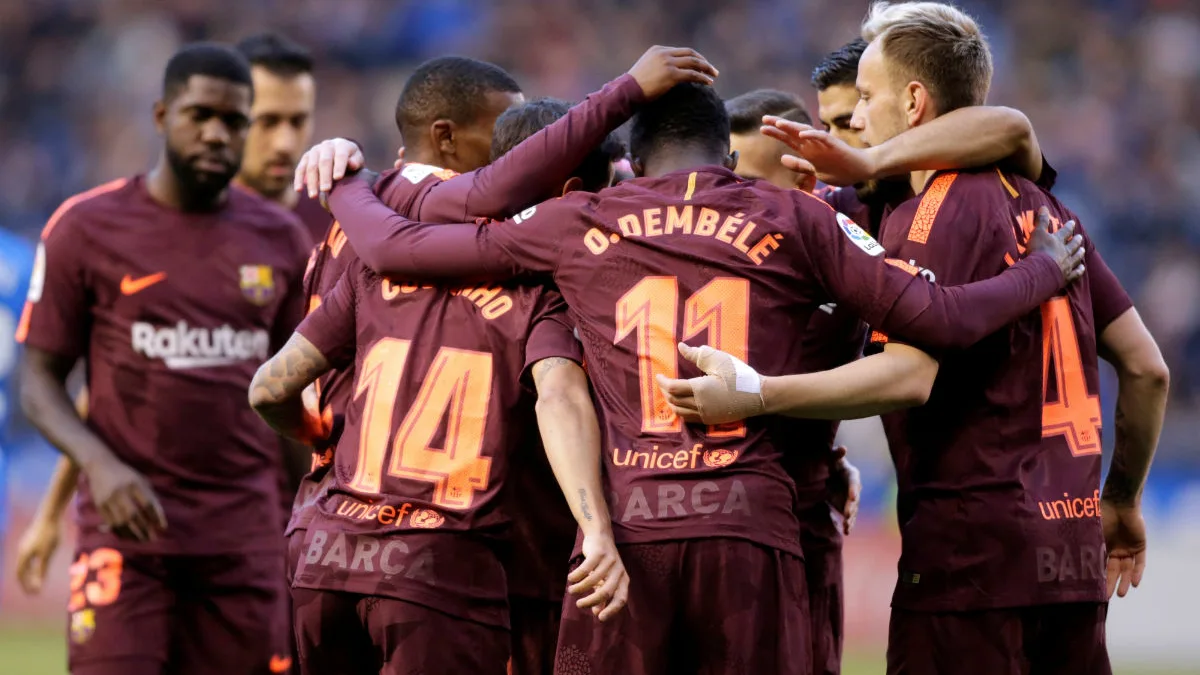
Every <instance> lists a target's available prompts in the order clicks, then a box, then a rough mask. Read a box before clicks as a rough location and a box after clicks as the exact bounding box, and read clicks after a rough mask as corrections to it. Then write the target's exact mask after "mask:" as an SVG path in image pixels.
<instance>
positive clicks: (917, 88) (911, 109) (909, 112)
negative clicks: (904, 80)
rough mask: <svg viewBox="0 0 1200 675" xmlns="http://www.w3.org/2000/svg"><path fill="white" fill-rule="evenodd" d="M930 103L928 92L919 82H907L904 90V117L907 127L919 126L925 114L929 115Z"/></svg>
mask: <svg viewBox="0 0 1200 675" xmlns="http://www.w3.org/2000/svg"><path fill="white" fill-rule="evenodd" d="M932 103H933V102H932V101H930V100H929V90H928V89H926V88H925V85H923V84H921V83H920V82H916V81H913V82H909V83H908V87H906V88H905V90H904V117H905V120H906V121H907V122H908V126H910V127H915V126H917V125H918V124H920V123H921V122H922V121H923V119H922V118H924V116H925V114H926V113H931V112H933V110H932V109H931V105H932Z"/></svg>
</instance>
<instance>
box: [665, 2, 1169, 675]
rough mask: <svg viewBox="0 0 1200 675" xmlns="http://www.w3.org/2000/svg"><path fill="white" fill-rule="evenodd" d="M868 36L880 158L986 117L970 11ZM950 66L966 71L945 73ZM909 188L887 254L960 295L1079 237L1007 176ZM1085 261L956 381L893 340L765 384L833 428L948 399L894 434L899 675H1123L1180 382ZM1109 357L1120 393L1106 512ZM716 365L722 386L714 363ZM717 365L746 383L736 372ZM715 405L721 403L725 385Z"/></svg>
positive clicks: (984, 54)
mask: <svg viewBox="0 0 1200 675" xmlns="http://www.w3.org/2000/svg"><path fill="white" fill-rule="evenodd" d="M863 32H864V38H866V39H869V40H871V42H870V44H869V46H868V47H867V49H866V51H865V52H864V55H863V59H862V63H861V65H860V68H859V74H858V78H857V86H858V88H859V90H860V91H861V92H862V93H863V102H862V103H861V104H860V105H859V108H858V110H857V111H856V112H855V118H854V126H855V127H856V128H858V129H860V130H861V131H862V133H863V135H864V137H865V138H866V140H867V141H868V142H869V143H872V144H878V143H880V142H881V141H883V140H885V139H887V138H888V137H890V136H892V135H895V134H897V133H898V132H899V131H900V130H902V129H904V128H907V127H913V126H916V125H925V124H926V123H927V122H929V121H930V120H931V119H933V118H934V117H937V116H938V115H941V114H949V111H952V110H955V109H956V108H959V107H963V106H969V105H976V104H978V103H980V102H982V100H983V99H984V97H985V95H986V92H987V89H988V86H989V84H990V78H991V59H990V54H989V52H988V49H987V44H986V41H985V39H984V38H983V35H982V33H981V32H980V31H979V28H978V26H977V25H976V24H975V22H974V20H973V19H971V18H970V17H969V16H967V15H966V14H964V13H962V12H960V11H959V10H956V9H954V8H952V7H950V6H947V5H940V4H936V3H914V4H907V5H896V6H889V5H888V4H886V3H879V4H876V5H875V6H873V8H872V11H871V13H870V15H869V16H868V18H867V20H866V22H865V23H864V27H863ZM951 54H953V55H954V56H955V57H956V58H957V59H958V61H957V62H956V66H955V67H954V68H953V69H950V68H946V67H944V66H943V65H942V64H946V63H949V61H945V60H944V59H949V58H950V57H951ZM917 128H920V127H919V126H918V127H917ZM911 182H912V186H913V188H914V190H920V191H921V194H920V195H919V197H918V198H916V199H913V200H911V201H909V202H906V203H905V204H904V205H903V206H901V207H900V209H898V210H897V211H896V212H895V213H894V214H893V215H892V216H890V217H889V218H888V220H887V221H886V222H885V224H884V229H883V241H884V243H885V245H886V246H888V247H889V250H890V251H893V252H895V253H899V254H900V255H901V256H903V257H911V259H912V260H913V264H915V265H920V266H922V267H923V268H929V269H934V270H937V275H938V276H939V278H940V279H942V280H943V281H947V282H949V283H961V282H963V281H970V280H973V279H979V278H986V277H988V276H991V275H993V274H996V273H997V272H999V271H1000V270H1002V269H1004V268H1005V267H1006V266H1007V265H1009V264H1011V262H1012V260H1014V259H1015V257H1016V256H1018V255H1019V254H1020V251H1021V250H1022V249H1023V247H1024V246H1025V240H1026V237H1027V236H1028V233H1029V231H1030V230H1031V229H1033V225H1034V216H1033V213H1034V210H1035V209H1038V208H1041V209H1043V210H1044V212H1045V213H1044V217H1045V218H1047V219H1050V218H1054V219H1056V220H1058V221H1065V220H1067V219H1068V218H1073V216H1072V214H1071V213H1070V212H1069V211H1068V210H1067V209H1065V208H1064V207H1063V206H1062V205H1061V204H1059V203H1058V202H1057V201H1056V200H1055V199H1054V198H1053V197H1052V196H1050V195H1049V194H1047V193H1046V192H1044V191H1043V190H1040V189H1039V188H1038V187H1036V186H1035V185H1033V184H1032V183H1031V182H1029V181H1028V180H1024V179H1021V178H1019V177H1016V176H1014V175H1010V174H1007V173H1006V172H1004V171H1001V170H1000V169H999V168H997V167H986V168H984V169H980V170H975V171H957V172H954V171H951V172H929V171H926V172H920V173H913V174H912V176H911ZM1087 250H1088V253H1087V266H1088V274H1087V275H1086V276H1085V277H1084V278H1083V280H1082V281H1081V282H1080V283H1079V284H1076V285H1074V286H1072V287H1071V288H1070V289H1069V292H1068V293H1067V294H1066V295H1065V296H1058V297H1055V298H1053V299H1051V300H1050V301H1049V302H1047V303H1046V304H1045V305H1043V306H1042V308H1041V311H1040V313H1037V314H1033V315H1030V316H1028V317H1025V318H1023V319H1021V320H1020V321H1018V322H1017V323H1015V324H1014V325H1012V326H1010V327H1009V328H1008V329H1006V330H1004V331H1001V332H1000V333H998V334H997V335H994V336H992V337H990V338H988V339H987V340H985V341H983V342H982V343H980V344H979V345H977V346H976V347H974V348H972V349H969V350H966V351H963V352H950V353H942V354H940V357H941V358H940V359H939V361H940V362H939V361H934V360H933V359H931V358H929V357H928V356H927V355H925V354H923V353H921V352H919V351H917V350H914V349H911V348H909V347H907V346H905V345H901V344H897V343H896V342H895V341H894V340H893V341H887V343H886V347H885V351H884V353H883V354H881V355H878V356H875V357H871V358H869V359H866V360H864V361H860V362H859V363H856V364H853V365H852V366H847V367H846V368H843V369H839V370H835V371H831V372H829V373H822V374H819V375H815V376H814V375H809V376H798V377H795V378H780V379H779V380H778V381H776V382H767V381H764V382H763V389H762V392H763V402H764V405H765V410H766V411H767V412H782V413H784V414H800V415H815V416H825V415H833V416H835V417H836V416H838V415H847V414H849V415H853V414H857V413H860V412H864V411H866V410H873V411H879V410H881V409H886V408H885V407H882V408H881V407H880V406H883V405H884V404H886V403H887V399H889V398H892V399H893V400H892V401H891V403H892V404H902V403H903V398H904V397H905V396H906V394H905V393H904V390H905V389H908V391H909V392H914V391H918V392H919V391H921V390H925V392H926V393H928V392H929V390H928V387H930V386H932V392H931V393H928V397H929V403H928V404H927V405H925V406H924V407H923V408H919V409H914V410H911V411H907V412H906V413H902V414H900V415H898V416H889V418H888V425H887V426H888V431H889V442H890V443H891V445H892V448H893V454H894V457H895V460H896V463H897V471H898V474H899V478H900V495H899V509H900V522H901V534H902V538H903V552H902V556H901V560H900V579H899V582H898V584H897V588H896V593H895V596H894V599H893V615H892V624H891V636H890V640H889V655H888V661H889V671H890V672H897V673H900V672H904V673H948V672H956V671H957V670H958V669H959V667H960V666H961V663H962V659H963V654H964V653H967V651H969V653H971V654H972V656H971V662H972V664H973V666H972V667H973V668H975V669H977V670H979V671H980V672H982V673H993V672H995V673H1007V672H1012V671H1013V670H1014V669H1032V670H1033V671H1043V672H1055V673H1106V672H1110V666H1109V662H1108V656H1107V651H1106V648H1105V639H1104V638H1105V633H1104V619H1105V616H1106V604H1105V600H1106V599H1107V598H1108V597H1109V596H1111V594H1112V592H1113V590H1114V589H1116V590H1117V591H1118V593H1119V594H1120V595H1124V593H1125V592H1126V591H1127V590H1128V586H1129V585H1130V584H1131V583H1132V584H1134V585H1136V583H1137V582H1138V581H1140V578H1141V574H1142V568H1143V565H1144V556H1145V531H1144V525H1143V522H1142V517H1141V513H1140V509H1139V506H1138V503H1139V498H1138V496H1137V495H1140V493H1141V488H1142V486H1143V484H1144V480H1145V476H1146V472H1147V470H1148V469H1149V465H1150V461H1151V458H1152V455H1153V452H1154V448H1155V445H1156V443H1157V439H1158V434H1159V431H1160V430H1161V425H1162V417H1163V412H1164V409H1165V404H1166V392H1167V378H1168V375H1167V372H1166V366H1165V365H1164V364H1163V363H1162V358H1161V355H1160V354H1159V352H1158V349H1157V346H1156V345H1155V344H1154V341H1153V339H1152V338H1151V337H1150V335H1149V333H1148V332H1147V331H1146V330H1145V327H1144V326H1143V325H1142V323H1141V320H1140V318H1138V316H1137V313H1136V311H1135V310H1134V309H1133V308H1132V303H1131V302H1130V301H1129V298H1128V295H1127V294H1125V292H1124V291H1123V290H1122V289H1121V287H1120V284H1119V283H1118V282H1117V281H1116V279H1115V278H1114V277H1113V276H1112V273H1111V272H1110V271H1109V270H1108V269H1107V267H1106V266H1105V265H1104V264H1103V261H1102V260H1101V259H1100V257H1099V254H1098V253H1097V252H1096V251H1095V249H1094V247H1092V245H1091V243H1090V242H1088V243H1087ZM880 341H886V338H881V339H880ZM1097 343H1099V344H1097ZM1098 348H1099V350H1100V351H1101V352H1103V353H1105V354H1106V358H1110V359H1112V360H1113V361H1114V364H1115V365H1116V366H1117V368H1118V373H1119V374H1120V375H1119V377H1120V390H1119V393H1118V413H1117V419H1118V423H1117V440H1116V451H1115V454H1114V461H1113V469H1112V471H1110V477H1109V479H1108V480H1107V482H1106V483H1105V486H1104V495H1103V497H1101V495H1100V490H1099V488H1100V482H1099V477H1100V468H1101V459H1100V406H1099V399H1098V395H1097V394H1098V374H1097V349H1098ZM705 358H707V359H708V360H709V361H710V362H709V363H708V364H707V366H708V368H709V369H710V370H713V369H715V367H716V364H714V363H712V362H711V360H712V358H713V355H712V354H707V355H705ZM717 358H718V360H720V361H724V362H725V364H726V366H725V367H726V369H727V368H728V367H731V365H730V364H731V361H729V359H728V357H717ZM746 377H747V378H748V379H752V380H753V379H754V375H751V374H747V375H746ZM902 380H903V384H902ZM1039 385H1040V391H1041V396H1040V397H1039V398H1034V397H1033V396H1031V394H1032V393H1033V392H1037V391H1038V389H1039ZM702 386H703V388H704V389H705V390H706V391H715V392H717V393H718V394H719V393H720V391H721V387H717V386H713V384H712V382H711V381H710V382H709V383H708V384H707V385H702ZM688 393H689V392H687V391H685V390H680V394H681V395H686V394H688ZM909 396H911V394H909ZM691 398H692V400H693V402H694V403H693V407H703V408H708V409H710V410H718V411H719V410H721V409H722V407H723V406H725V405H726V402H725V400H724V398H725V397H722V396H717V397H709V396H706V395H703V394H701V393H700V392H698V391H697V392H692V396H691ZM916 398H917V399H918V400H917V401H916V402H920V400H919V399H920V398H921V397H916ZM768 399H770V400H771V403H769V404H767V403H766V401H767V400H768ZM701 418H702V419H710V418H711V419H723V416H720V415H717V416H715V417H713V416H710V415H701ZM1106 547H1107V550H1108V552H1109V553H1108V559H1107V569H1106V561H1105V553H1104V551H1105V548H1106ZM964 650H967V651H964Z"/></svg>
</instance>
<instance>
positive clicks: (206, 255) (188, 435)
mask: <svg viewBox="0 0 1200 675" xmlns="http://www.w3.org/2000/svg"><path fill="white" fill-rule="evenodd" d="M307 239H308V235H307V234H306V233H305V232H304V231H303V229H302V226H301V225H300V223H299V222H298V221H297V220H296V217H295V216H294V215H292V214H291V213H289V212H287V211H286V210H284V209H282V208H280V207H278V206H277V205H275V204H273V203H271V202H268V201H266V200H264V199H262V198H260V197H258V196H255V195H251V194H249V193H247V192H244V191H242V190H230V191H229V199H228V201H227V202H226V203H225V205H224V206H222V207H221V208H220V209H219V210H217V211H214V212H212V213H183V212H180V211H176V210H174V209H171V208H168V207H165V206H163V205H161V204H159V203H158V202H156V201H154V200H153V199H152V198H151V196H150V193H149V192H148V191H147V189H146V184H145V179H144V178H143V177H141V176H138V177H135V178H131V179H122V180H119V181H115V182H112V183H109V184H107V185H104V186H101V187H99V188H96V189H94V190H92V191H90V192H86V193H83V194H81V195H79V196H77V197H72V198H71V199H69V200H67V201H66V202H65V203H64V204H63V205H62V206H61V207H60V208H59V210H58V211H57V212H55V214H54V216H52V217H51V219H50V221H49V223H47V225H46V229H45V231H44V233H43V235H42V241H41V244H40V246H39V252H38V264H37V266H36V270H35V272H34V277H33V281H32V282H31V289H32V290H31V292H30V301H29V303H28V305H27V307H26V312H25V316H24V318H23V320H22V325H21V328H20V335H19V338H23V340H24V342H25V343H26V344H28V345H30V346H32V347H36V348H38V349H42V350H45V351H49V352H53V353H56V354H60V355H63V356H68V357H83V358H85V359H86V362H87V385H88V390H89V411H88V418H87V424H88V426H89V427H90V428H91V429H92V430H93V431H94V432H95V433H96V434H97V435H98V436H99V437H100V438H101V439H103V440H104V442H105V443H106V444H107V445H108V447H109V448H111V449H112V451H113V452H114V453H116V455H117V457H118V458H120V459H121V461H123V462H125V463H127V464H129V465H130V466H131V467H133V468H134V469H135V470H137V471H139V472H140V473H142V474H143V475H145V476H146V477H147V478H148V479H149V481H150V483H151V485H152V486H153V488H154V491H155V493H156V494H157V495H158V498H159V500H161V502H162V505H163V508H164V510H165V511H166V516H167V521H168V527H167V531H166V533H165V535H164V536H163V537H162V538H160V539H159V540H158V541H156V542H145V543H139V542H131V541H124V540H122V541H120V542H119V546H120V547H121V549H122V550H126V551H137V552H159V553H188V554H215V553H223V552H234V551H252V550H258V549H272V548H277V547H279V546H280V541H279V536H278V528H279V520H280V517H279V516H280V514H279V501H280V500H279V496H278V495H279V492H278V481H277V476H278V466H279V463H280V459H279V453H280V445H279V438H278V437H277V436H276V435H275V434H274V432H272V431H271V429H270V428H269V427H267V426H266V425H265V424H264V423H263V422H262V420H260V419H258V417H257V415H255V414H254V412H253V410H250V409H249V407H248V406H247V405H246V400H245V399H246V391H247V389H248V388H249V386H250V380H251V379H252V378H253V377H254V373H255V371H256V370H257V369H258V366H259V365H260V364H261V363H262V362H263V361H264V360H266V358H267V357H268V356H270V354H271V353H272V351H273V350H274V349H275V348H276V347H277V346H279V345H281V344H282V343H283V341H284V340H286V339H287V337H288V336H289V335H290V334H291V331H292V330H293V329H294V328H295V326H296V324H297V323H299V320H300V318H301V315H302V313H303V310H304V298H303V293H302V291H301V277H302V275H303V272H304V261H305V259H306V258H307V254H308V252H307V250H306V248H307ZM79 517H80V528H81V538H82V540H83V542H84V543H83V545H84V546H105V545H118V540H117V539H116V538H115V537H114V536H113V535H111V534H108V533H103V532H101V531H100V529H99V526H100V524H101V519H100V515H99V513H98V512H97V511H96V509H95V506H94V505H93V503H92V500H91V494H90V492H89V490H88V486H87V481H86V480H81V481H80V489H79Z"/></svg>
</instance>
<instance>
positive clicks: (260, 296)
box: [239, 265, 275, 305]
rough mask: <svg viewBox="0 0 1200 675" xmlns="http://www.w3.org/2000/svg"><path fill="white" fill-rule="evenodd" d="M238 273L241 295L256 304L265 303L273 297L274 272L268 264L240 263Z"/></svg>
mask: <svg viewBox="0 0 1200 675" xmlns="http://www.w3.org/2000/svg"><path fill="white" fill-rule="evenodd" d="M240 271H241V273H240V274H239V277H240V278H241V280H240V285H241V287H242V295H244V296H246V299H247V300H249V301H250V302H253V303H254V304H256V305H265V304H267V303H268V302H270V301H271V298H273V297H275V274H274V272H273V271H272V270H271V266H270V265H242V266H241V268H240Z"/></svg>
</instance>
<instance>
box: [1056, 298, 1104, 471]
mask: <svg viewBox="0 0 1200 675" xmlns="http://www.w3.org/2000/svg"><path fill="white" fill-rule="evenodd" d="M1051 372H1053V373H1054V381H1055V382H1056V383H1057V389H1058V400H1057V401H1048V400H1046V397H1047V395H1048V389H1049V382H1050V373H1051ZM1053 436H1062V437H1063V438H1064V439H1065V440H1066V442H1067V447H1068V448H1070V449H1071V454H1072V455H1073V456H1075V457H1080V456H1083V455H1095V454H1098V453H1099V452H1100V450H1101V448H1100V397H1099V396H1095V395H1093V394H1089V393H1088V388H1087V378H1085V377H1084V374H1083V358H1082V357H1081V356H1080V353H1079V337H1078V335H1077V334H1076V332H1075V321H1074V319H1073V318H1072V317H1071V302H1070V300H1068V299H1067V298H1065V297H1058V298H1054V299H1052V300H1050V301H1049V302H1047V303H1046V304H1044V305H1042V438H1050V437H1053Z"/></svg>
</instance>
